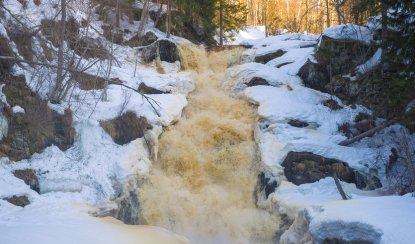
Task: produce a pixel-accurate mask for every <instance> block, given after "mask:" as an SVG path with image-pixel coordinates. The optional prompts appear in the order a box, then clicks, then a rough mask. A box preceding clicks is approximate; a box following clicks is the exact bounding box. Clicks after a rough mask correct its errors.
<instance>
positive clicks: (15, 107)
mask: <svg viewBox="0 0 415 244" xmlns="http://www.w3.org/2000/svg"><path fill="white" fill-rule="evenodd" d="M12 111H13V113H15V114H18V113H23V114H24V113H25V111H24V108H22V107H20V106H19V105H16V106H14V107H13V108H12Z"/></svg>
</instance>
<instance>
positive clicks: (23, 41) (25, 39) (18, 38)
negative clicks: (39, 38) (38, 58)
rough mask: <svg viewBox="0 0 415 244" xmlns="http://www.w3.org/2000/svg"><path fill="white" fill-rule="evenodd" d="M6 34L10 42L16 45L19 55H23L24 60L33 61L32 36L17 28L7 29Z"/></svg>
mask: <svg viewBox="0 0 415 244" xmlns="http://www.w3.org/2000/svg"><path fill="white" fill-rule="evenodd" d="M7 32H8V35H9V37H10V40H12V41H13V42H14V43H15V44H16V47H17V50H18V51H19V54H20V55H23V57H24V59H26V60H29V61H33V50H32V34H31V33H29V32H28V31H26V30H20V29H17V28H9V29H8V30H7Z"/></svg>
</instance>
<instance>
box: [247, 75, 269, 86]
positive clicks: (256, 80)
mask: <svg viewBox="0 0 415 244" xmlns="http://www.w3.org/2000/svg"><path fill="white" fill-rule="evenodd" d="M246 86H248V87H251V86H269V82H268V81H267V80H266V79H264V78H261V77H253V78H252V79H251V80H250V81H248V82H247V83H246Z"/></svg>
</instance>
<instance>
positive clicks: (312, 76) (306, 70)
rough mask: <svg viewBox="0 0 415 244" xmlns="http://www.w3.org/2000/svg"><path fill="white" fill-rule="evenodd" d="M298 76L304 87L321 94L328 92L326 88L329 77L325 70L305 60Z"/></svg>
mask: <svg viewBox="0 0 415 244" xmlns="http://www.w3.org/2000/svg"><path fill="white" fill-rule="evenodd" d="M298 75H299V76H300V77H301V79H302V80H303V83H304V85H305V86H306V87H309V88H312V89H315V90H318V91H322V92H328V90H327V89H326V86H327V84H329V83H330V76H329V74H328V72H327V70H326V69H325V68H324V67H322V66H321V65H319V64H317V63H313V62H311V61H310V60H307V62H306V63H305V64H304V65H303V67H301V69H300V71H299V72H298Z"/></svg>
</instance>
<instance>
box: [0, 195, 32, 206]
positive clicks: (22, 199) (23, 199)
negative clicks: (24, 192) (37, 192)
mask: <svg viewBox="0 0 415 244" xmlns="http://www.w3.org/2000/svg"><path fill="white" fill-rule="evenodd" d="M3 200H6V201H8V202H9V203H11V204H13V205H16V206H19V207H25V206H26V205H29V204H30V201H29V199H28V198H27V196H12V197H6V198H3Z"/></svg>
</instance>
